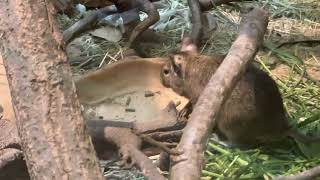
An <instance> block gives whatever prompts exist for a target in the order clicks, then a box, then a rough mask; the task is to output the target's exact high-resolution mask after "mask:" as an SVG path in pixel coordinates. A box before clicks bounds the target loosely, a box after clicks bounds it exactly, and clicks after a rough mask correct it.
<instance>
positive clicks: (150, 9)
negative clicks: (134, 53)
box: [129, 0, 160, 45]
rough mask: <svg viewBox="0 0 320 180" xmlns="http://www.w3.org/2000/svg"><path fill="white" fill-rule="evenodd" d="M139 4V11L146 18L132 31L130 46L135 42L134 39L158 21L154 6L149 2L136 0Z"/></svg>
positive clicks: (147, 0) (158, 16)
mask: <svg viewBox="0 0 320 180" xmlns="http://www.w3.org/2000/svg"><path fill="white" fill-rule="evenodd" d="M136 1H137V2H138V3H139V7H140V8H141V10H142V11H143V12H145V13H147V14H148V17H147V18H146V19H145V20H143V21H142V22H140V23H139V24H138V25H137V26H136V27H135V28H134V29H133V31H132V33H131V35H130V38H129V43H130V45H131V44H132V43H133V42H134V41H135V39H136V38H137V37H138V36H139V35H140V34H141V33H142V32H144V31H145V30H146V29H148V28H149V27H150V26H152V25H153V24H154V23H156V22H157V21H159V19H160V15H159V13H158V11H157V9H156V8H155V6H154V5H153V4H152V3H151V2H150V1H149V0H136Z"/></svg>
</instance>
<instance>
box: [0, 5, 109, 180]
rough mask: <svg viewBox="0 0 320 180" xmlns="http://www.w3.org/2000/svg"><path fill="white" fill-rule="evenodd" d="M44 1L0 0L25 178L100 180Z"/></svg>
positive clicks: (1, 46) (3, 49)
mask: <svg viewBox="0 0 320 180" xmlns="http://www.w3.org/2000/svg"><path fill="white" fill-rule="evenodd" d="M49 7H52V6H49V4H47V1H45V0H38V1H36V0H10V1H0V17H1V18H0V53H1V54H2V56H3V59H4V64H5V67H6V71H7V74H8V80H9V86H10V89H11V94H12V97H13V107H14V111H15V115H16V125H17V128H18V131H19V136H20V139H21V145H22V150H23V152H24V155H25V159H26V162H27V167H28V171H29V174H30V177H31V178H32V179H35V180H37V179H38V180H45V179H50V180H51V179H59V180H60V179H77V180H81V179H83V180H88V179H103V177H102V175H101V173H100V169H99V166H98V160H97V157H96V155H95V151H94V149H93V146H92V142H91V140H90V138H89V135H88V133H87V130H86V128H85V124H84V120H83V118H82V116H81V111H80V104H79V101H78V100H77V96H76V93H75V85H74V83H73V81H72V78H71V70H70V67H69V65H68V62H67V58H66V56H65V54H64V52H63V51H62V50H61V49H59V42H57V41H56V40H55V38H54V36H55V35H56V34H55V33H57V32H55V31H54V30H55V29H57V28H55V27H54V26H53V22H52V21H51V20H52V19H53V18H52V16H51V14H50V11H49V10H50V8H49Z"/></svg>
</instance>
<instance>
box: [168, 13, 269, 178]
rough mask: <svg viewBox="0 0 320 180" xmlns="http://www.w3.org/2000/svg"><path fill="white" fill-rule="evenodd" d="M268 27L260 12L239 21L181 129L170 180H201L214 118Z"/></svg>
mask: <svg viewBox="0 0 320 180" xmlns="http://www.w3.org/2000/svg"><path fill="white" fill-rule="evenodd" d="M267 24H268V16H267V13H266V12H265V11H264V10H262V9H254V10H253V11H251V12H250V13H249V14H248V15H247V16H245V17H244V18H243V19H242V21H241V25H240V32H239V36H238V37H237V39H236V41H235V42H234V43H233V45H232V47H231V48H230V50H229V53H228V55H227V56H226V58H225V59H224V61H223V62H222V64H221V65H220V67H219V68H218V70H217V71H216V73H215V74H214V75H213V76H212V77H211V79H210V81H209V83H208V84H207V86H206V88H205V90H204V91H203V93H202V94H201V96H200V97H199V100H198V102H197V104H196V106H195V108H194V110H193V112H192V114H191V117H190V119H189V122H188V124H187V126H186V127H185V129H184V133H183V135H182V138H181V141H180V143H179V145H178V150H179V151H182V152H183V154H181V155H179V156H175V157H173V158H172V159H173V160H174V162H173V163H175V164H174V165H173V166H172V169H171V178H172V179H173V180H177V179H183V180H194V179H200V177H201V170H202V166H203V156H204V150H205V147H206V141H207V139H208V135H209V133H210V132H211V130H212V128H213V127H214V124H215V119H216V117H217V114H218V113H219V110H220V108H221V105H222V104H223V102H224V101H225V100H226V98H227V97H228V96H229V94H230V92H231V91H232V89H233V87H234V86H235V84H236V82H237V81H238V80H239V79H240V77H241V75H242V74H243V72H244V71H245V69H246V67H247V65H248V63H249V62H250V60H252V59H253V58H254V56H255V54H256V52H257V50H258V47H259V45H260V44H261V42H262V41H263V35H264V33H265V30H266V27H267Z"/></svg>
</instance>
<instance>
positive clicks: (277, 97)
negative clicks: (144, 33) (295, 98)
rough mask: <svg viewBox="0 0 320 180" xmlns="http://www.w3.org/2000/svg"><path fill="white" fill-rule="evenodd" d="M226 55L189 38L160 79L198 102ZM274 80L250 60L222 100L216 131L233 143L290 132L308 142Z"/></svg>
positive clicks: (271, 138) (254, 141)
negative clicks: (204, 51) (206, 50)
mask: <svg viewBox="0 0 320 180" xmlns="http://www.w3.org/2000/svg"><path fill="white" fill-rule="evenodd" d="M223 59H224V56H216V57H210V56H205V55H201V54H199V53H198V51H197V48H196V46H195V45H194V44H192V43H191V41H190V40H189V39H185V40H184V41H183V43H182V48H181V51H180V52H179V53H177V54H175V55H173V56H172V57H170V61H168V62H167V63H166V64H165V65H164V66H163V68H162V72H161V80H162V83H163V84H164V86H166V87H171V88H172V89H173V90H174V91H175V92H177V93H178V94H180V95H182V96H185V97H187V98H189V100H190V102H191V104H192V105H195V103H196V102H197V99H198V97H199V96H200V94H201V92H202V91H203V90H204V88H205V86H206V84H207V83H208V81H209V79H210V78H211V76H212V74H213V73H214V72H215V71H216V70H217V68H218V67H219V65H220V64H221V62H222V61H223ZM287 119H288V118H287V113H286V110H285V108H284V106H283V101H282V97H281V94H280V92H279V89H278V87H277V85H276V83H275V81H274V80H273V79H272V78H271V77H270V76H269V75H268V74H267V73H265V72H264V71H262V70H260V69H259V68H257V67H255V66H254V65H253V64H249V66H248V68H247V70H246V72H245V74H244V75H243V76H242V78H241V79H240V80H239V81H238V83H237V84H236V86H235V87H234V89H233V91H232V93H231V95H230V96H229V98H228V99H227V100H226V101H225V103H224V104H223V106H222V108H221V111H220V113H219V115H218V117H217V119H216V125H215V128H214V131H215V132H216V133H217V134H218V135H219V137H221V138H222V139H224V140H227V141H229V142H231V143H232V144H241V145H260V144H266V143H270V142H272V141H274V140H278V139H280V138H282V137H286V136H290V137H293V138H295V139H297V140H299V141H301V142H304V143H307V142H311V141H315V140H318V139H313V138H309V137H307V136H305V135H302V134H300V133H298V132H297V131H295V130H293V129H292V128H291V127H290V126H289V123H288V120H287Z"/></svg>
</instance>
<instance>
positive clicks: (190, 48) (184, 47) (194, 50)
mask: <svg viewBox="0 0 320 180" xmlns="http://www.w3.org/2000/svg"><path fill="white" fill-rule="evenodd" d="M180 51H181V52H186V53H188V54H193V55H197V54H199V51H198V47H197V45H195V44H194V43H193V41H192V39H191V38H190V37H186V38H183V40H182V44H181V49H180Z"/></svg>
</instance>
